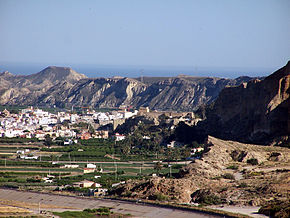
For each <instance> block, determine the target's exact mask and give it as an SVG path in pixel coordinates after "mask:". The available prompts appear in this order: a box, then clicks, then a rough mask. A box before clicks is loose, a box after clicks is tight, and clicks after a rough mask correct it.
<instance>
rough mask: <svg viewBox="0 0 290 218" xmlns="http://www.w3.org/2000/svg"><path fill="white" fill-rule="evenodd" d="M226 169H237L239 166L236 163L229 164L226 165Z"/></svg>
mask: <svg viewBox="0 0 290 218" xmlns="http://www.w3.org/2000/svg"><path fill="white" fill-rule="evenodd" d="M227 169H230V170H237V169H239V166H237V165H231V166H228V167H227Z"/></svg>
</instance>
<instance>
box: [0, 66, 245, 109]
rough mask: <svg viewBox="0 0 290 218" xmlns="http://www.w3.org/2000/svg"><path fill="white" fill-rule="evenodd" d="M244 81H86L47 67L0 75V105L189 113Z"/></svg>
mask: <svg viewBox="0 0 290 218" xmlns="http://www.w3.org/2000/svg"><path fill="white" fill-rule="evenodd" d="M249 80H251V78H250V77H239V78H237V79H222V78H208V77H191V76H184V75H181V76H178V77H145V78H142V79H141V78H136V79H132V78H124V77H114V78H86V77H85V76H84V75H82V74H78V73H77V72H75V71H73V70H72V69H70V68H63V67H48V68H46V69H44V70H43V71H41V72H39V73H37V74H32V75H29V76H14V75H12V74H9V73H8V72H4V73H2V74H0V84H1V88H0V104H18V105H57V106H62V107H63V106H65V105H66V106H72V105H74V106H92V107H119V106H121V105H124V106H129V105H130V106H134V107H137V108H138V107H140V106H149V107H150V108H151V109H159V110H180V111H181V110H185V111H187V110H193V109H196V108H198V107H199V106H200V105H202V104H207V103H211V102H212V101H214V100H215V99H216V97H217V96H218V94H219V92H220V91H221V90H222V89H223V88H224V87H225V86H232V85H239V84H241V83H242V82H247V81H249Z"/></svg>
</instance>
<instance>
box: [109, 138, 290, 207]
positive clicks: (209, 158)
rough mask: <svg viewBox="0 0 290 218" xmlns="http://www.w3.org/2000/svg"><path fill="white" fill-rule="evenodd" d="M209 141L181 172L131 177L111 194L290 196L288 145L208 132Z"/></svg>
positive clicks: (233, 199) (256, 201)
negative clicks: (257, 142)
mask: <svg viewBox="0 0 290 218" xmlns="http://www.w3.org/2000/svg"><path fill="white" fill-rule="evenodd" d="M209 144H211V146H210V147H209V148H210V149H209V151H208V152H207V153H205V154H204V155H203V157H202V159H200V160H195V161H194V162H193V163H191V164H189V165H187V166H185V167H184V168H183V169H182V170H181V171H180V173H179V174H180V175H179V178H164V177H163V178H162V177H155V178H154V177H153V178H151V179H149V180H141V181H128V182H127V183H126V184H124V185H122V186H119V187H117V188H116V189H114V190H113V191H112V192H111V194H112V195H118V196H121V197H130V198H136V199H149V200H150V199H151V200H156V199H157V200H161V201H162V200H163V201H164V200H166V201H174V202H178V203H190V202H191V203H203V204H227V203H228V204H231V205H252V206H253V205H256V206H257V205H261V204H263V203H264V202H267V201H268V200H270V199H277V200H278V199H280V200H282V201H285V199H287V197H288V196H287V192H289V191H290V190H289V187H290V177H289V171H290V166H289V161H290V150H289V149H287V148H281V147H273V146H272V147H265V146H259V145H253V144H243V143H239V142H235V141H225V140H220V139H217V138H214V137H212V136H209ZM253 160H256V162H255V163H254V161H253ZM165 166H166V164H164V166H163V167H165Z"/></svg>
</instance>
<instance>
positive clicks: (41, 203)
mask: <svg viewBox="0 0 290 218" xmlns="http://www.w3.org/2000/svg"><path fill="white" fill-rule="evenodd" d="M0 199H1V200H6V201H9V202H17V203H18V204H19V203H22V208H26V209H30V210H33V211H34V212H35V213H37V212H38V211H40V210H47V211H67V210H83V209H86V208H99V207H110V208H113V209H112V211H113V212H116V213H122V214H131V215H132V216H133V217H150V218H162V217H166V218H171V217H172V218H176V217H179V218H183V217H184V218H188V217H196V218H206V217H218V216H214V215H208V214H202V213H198V212H192V211H188V210H182V209H173V208H164V207H157V206H152V205H143V204H142V203H131V202H124V201H117V200H108V199H104V200H103V199H101V200H100V199H89V198H81V197H70V196H60V195H53V194H44V193H33V192H24V191H16V190H10V189H9V190H8V189H0Z"/></svg>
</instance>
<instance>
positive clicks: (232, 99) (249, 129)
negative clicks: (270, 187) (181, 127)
mask: <svg viewBox="0 0 290 218" xmlns="http://www.w3.org/2000/svg"><path fill="white" fill-rule="evenodd" d="M289 95H290V62H288V64H287V65H286V66H285V67H283V68H281V69H280V70H278V71H276V72H275V73H273V74H272V75H270V76H268V77H266V78H265V79H264V80H258V79H255V80H252V81H250V82H248V83H242V84H241V85H240V86H237V87H227V88H225V89H223V90H222V91H221V92H220V94H219V96H218V98H217V100H216V101H215V103H214V105H213V107H212V108H210V109H208V110H207V113H206V117H207V119H206V120H205V121H204V122H202V123H200V126H201V127H203V128H204V129H206V130H207V132H208V134H211V135H213V136H216V137H219V138H223V139H231V140H238V141H243V142H255V143H268V142H270V141H271V140H272V139H273V138H275V137H281V136H289V135H290V121H289V117H290V116H289V115H290V109H289Z"/></svg>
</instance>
